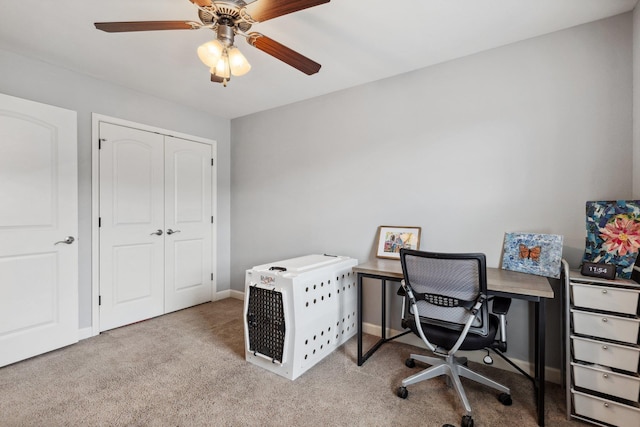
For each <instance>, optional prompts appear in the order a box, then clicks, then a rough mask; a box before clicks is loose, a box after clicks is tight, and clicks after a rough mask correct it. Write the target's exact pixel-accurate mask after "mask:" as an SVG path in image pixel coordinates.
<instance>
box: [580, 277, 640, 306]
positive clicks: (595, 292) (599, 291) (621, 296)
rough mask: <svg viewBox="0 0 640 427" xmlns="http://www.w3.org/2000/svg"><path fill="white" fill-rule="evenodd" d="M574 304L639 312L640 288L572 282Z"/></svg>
mask: <svg viewBox="0 0 640 427" xmlns="http://www.w3.org/2000/svg"><path fill="white" fill-rule="evenodd" d="M571 291H572V292H571V293H572V299H573V305H574V306H576V307H584V308H593V309H596V310H605V311H613V312H616V313H624V314H636V313H638V295H639V293H640V291H639V290H636V289H621V288H614V287H608V286H597V285H585V284H581V283H573V282H572V283H571Z"/></svg>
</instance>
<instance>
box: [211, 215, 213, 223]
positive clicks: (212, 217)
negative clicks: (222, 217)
mask: <svg viewBox="0 0 640 427" xmlns="http://www.w3.org/2000/svg"><path fill="white" fill-rule="evenodd" d="M211 224H213V215H211Z"/></svg>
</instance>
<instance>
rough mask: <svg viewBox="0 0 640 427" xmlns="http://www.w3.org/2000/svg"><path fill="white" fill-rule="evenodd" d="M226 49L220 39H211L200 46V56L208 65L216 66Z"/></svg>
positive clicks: (210, 66)
mask: <svg viewBox="0 0 640 427" xmlns="http://www.w3.org/2000/svg"><path fill="white" fill-rule="evenodd" d="M224 49H225V47H224V45H223V44H222V42H221V41H220V40H211V41H210V42H207V43H204V44H201V45H200V46H198V58H200V61H202V62H203V63H204V65H206V66H207V67H209V68H212V67H215V66H216V65H217V64H218V60H219V59H220V58H221V57H222V54H223V52H224Z"/></svg>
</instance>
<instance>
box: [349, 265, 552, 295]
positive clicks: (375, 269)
mask: <svg viewBox="0 0 640 427" xmlns="http://www.w3.org/2000/svg"><path fill="white" fill-rule="evenodd" d="M353 272H354V273H363V274H369V275H374V276H384V277H389V278H394V279H402V278H403V277H404V274H403V273H402V265H400V261H399V260H395V259H384V258H376V259H374V260H370V261H368V262H366V263H364V264H359V265H356V266H354V267H353ZM487 289H488V290H489V291H493V292H504V293H509V294H516V295H527V296H534V297H540V298H553V296H554V294H553V288H551V285H550V284H549V281H548V280H547V278H546V277H543V276H536V275H534V274H526V273H520V272H517V271H510V270H503V269H501V268H493V267H487Z"/></svg>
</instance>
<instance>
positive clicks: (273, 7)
mask: <svg viewBox="0 0 640 427" xmlns="http://www.w3.org/2000/svg"><path fill="white" fill-rule="evenodd" d="M330 1H331V0H256V1H255V2H253V3H250V4H248V5H246V6H245V7H244V8H243V9H244V11H245V12H246V13H247V14H248V15H249V16H250V17H251V19H252V20H253V21H255V22H264V21H266V20H269V19H273V18H277V17H278V16H282V15H287V14H289V13H293V12H297V11H299V10H303V9H308V8H310V7H314V6H319V5H321V4H324V3H329V2H330Z"/></svg>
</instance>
